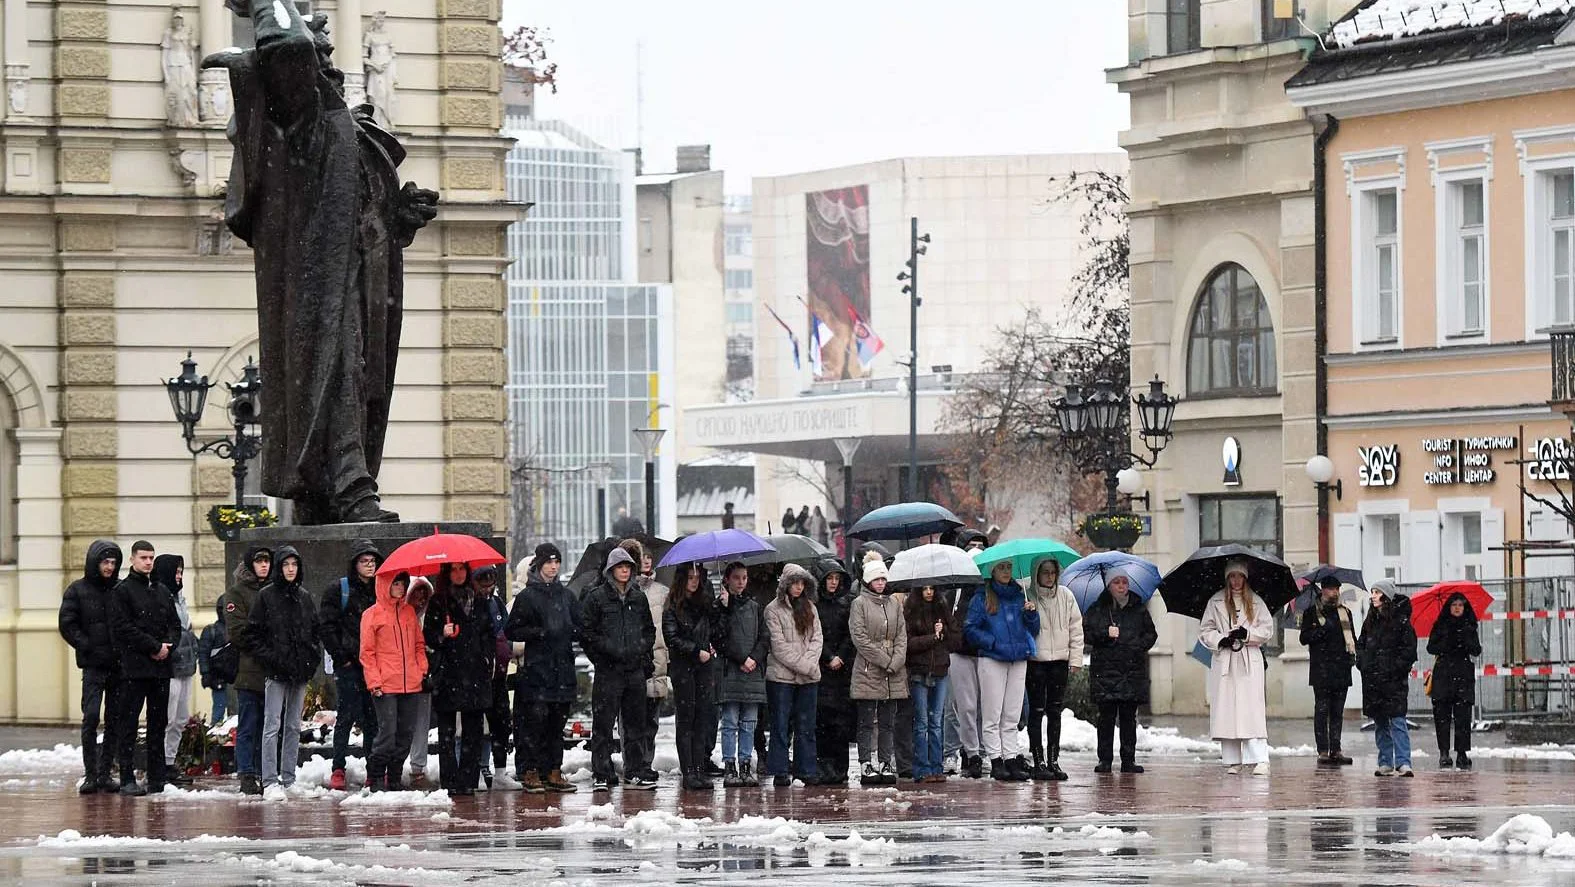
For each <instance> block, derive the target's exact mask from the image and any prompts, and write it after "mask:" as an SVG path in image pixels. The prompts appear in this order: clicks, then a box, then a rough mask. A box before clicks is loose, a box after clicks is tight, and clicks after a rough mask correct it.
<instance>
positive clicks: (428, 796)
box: [339, 788, 454, 809]
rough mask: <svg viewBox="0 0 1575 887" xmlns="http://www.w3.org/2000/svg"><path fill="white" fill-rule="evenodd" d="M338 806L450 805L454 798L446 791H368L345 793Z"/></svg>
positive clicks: (353, 807)
mask: <svg viewBox="0 0 1575 887" xmlns="http://www.w3.org/2000/svg"><path fill="white" fill-rule="evenodd" d="M339 806H341V807H348V808H351V809H356V808H359V809H368V808H370V809H376V808H379V807H452V806H454V799H453V798H450V797H449V796H448V791H447V790H445V789H441V788H440V789H438V790H437V791H435V792H368V791H363V792H361V793H360V794H354V795H347V796H346V797H345V799H344V800H342V801H340V802H339Z"/></svg>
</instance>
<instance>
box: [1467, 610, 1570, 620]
mask: <svg viewBox="0 0 1575 887" xmlns="http://www.w3.org/2000/svg"><path fill="white" fill-rule="evenodd" d="M1482 619H1483V620H1484V621H1486V622H1504V621H1506V620H1517V619H1575V610H1520V611H1518V612H1514V613H1483V614H1482Z"/></svg>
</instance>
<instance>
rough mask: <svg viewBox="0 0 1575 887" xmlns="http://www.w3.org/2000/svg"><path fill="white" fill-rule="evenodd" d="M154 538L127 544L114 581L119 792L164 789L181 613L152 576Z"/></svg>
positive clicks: (168, 592) (128, 793)
mask: <svg viewBox="0 0 1575 887" xmlns="http://www.w3.org/2000/svg"><path fill="white" fill-rule="evenodd" d="M152 574H153V543H151V542H146V541H144V540H141V539H139V540H137V541H136V542H134V543H132V546H131V570H130V572H128V573H127V574H126V578H125V579H122V580H121V581H120V584H119V585H116V586H115V594H114V599H113V600H114V607H113V613H114V616H113V618H114V631H115V646H116V648H117V649H118V650H119V652H120V672H121V674H122V675H123V676H124V678H125V683H124V684H123V686H122V688H121V708H120V724H119V727H120V793H121V794H123V795H133V796H140V795H145V794H147V793H149V792H153V793H155V794H157V793H159V792H162V791H164V778H165V774H164V769H165V768H164V730H165V727H166V726H168V721H169V699H170V678H171V676H173V675H174V673H175V669H174V664H175V662H174V651H175V645H176V644H179V643H180V636H181V627H180V615H179V614H178V613H177V612H176V610H175V596H174V595H173V594H171V593H170V591H169V589H167V588H164V587H163V586H161V585H159V584H158V583H157V582H155V581H154V579H153V575H152ZM144 706H146V708H147V719H148V733H147V737H148V739H147V762H148V785H147V788H143V787H141V786H139V785H137V777H136V767H135V765H134V764H133V763H132V756H133V755H134V754H135V752H136V745H137V718H138V716H139V715H141V714H142V710H143V707H144Z"/></svg>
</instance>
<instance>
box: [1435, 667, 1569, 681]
mask: <svg viewBox="0 0 1575 887" xmlns="http://www.w3.org/2000/svg"><path fill="white" fill-rule="evenodd" d="M1476 672H1477V677H1479V678H1529V677H1563V676H1564V675H1575V665H1483V666H1480V667H1479V668H1477V670H1476ZM1426 675H1427V672H1425V671H1422V670H1420V669H1413V670H1412V671H1411V678H1412V679H1413V680H1419V679H1421V678H1423V677H1425V676H1426Z"/></svg>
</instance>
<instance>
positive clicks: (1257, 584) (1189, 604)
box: [1159, 543, 1296, 619]
mask: <svg viewBox="0 0 1575 887" xmlns="http://www.w3.org/2000/svg"><path fill="white" fill-rule="evenodd" d="M1234 560H1240V561H1244V562H1245V563H1246V565H1247V584H1248V585H1249V586H1251V587H1252V590H1253V591H1255V592H1257V593H1258V596H1259V597H1261V598H1263V602H1264V603H1265V604H1268V606H1269V609H1270V610H1271V611H1273V610H1278V609H1280V608H1281V607H1283V606H1285V605H1286V604H1287V603H1289V602H1290V601H1291V599H1292V598H1294V597H1296V579H1295V578H1294V577H1292V576H1291V568H1290V567H1289V566H1288V565H1287V564H1286V563H1285V561H1282V560H1280V559H1279V558H1277V557H1275V556H1274V555H1272V554H1268V553H1267V552H1262V551H1259V550H1257V549H1256V548H1248V547H1247V546H1245V545H1236V544H1234V543H1232V544H1230V545H1218V546H1214V547H1211V548H1200V549H1198V550H1197V551H1194V552H1193V553H1192V556H1191V557H1189V558H1187V559H1186V560H1184V561H1182V562H1181V564H1180V565H1178V566H1177V567H1176V568H1175V569H1174V570H1171V571H1170V572H1169V573H1167V574H1165V578H1163V579H1161V580H1160V581H1159V596H1160V597H1162V598H1164V599H1165V609H1167V610H1169V611H1170V612H1172V613H1176V614H1178V615H1181V616H1191V617H1192V618H1194V619H1202V618H1203V611H1204V609H1205V608H1207V607H1208V604H1209V598H1211V597H1213V596H1214V595H1215V594H1216V593H1218V592H1219V590H1220V589H1222V588H1224V587H1225V565H1226V564H1227V563H1229V562H1230V561H1234Z"/></svg>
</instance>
